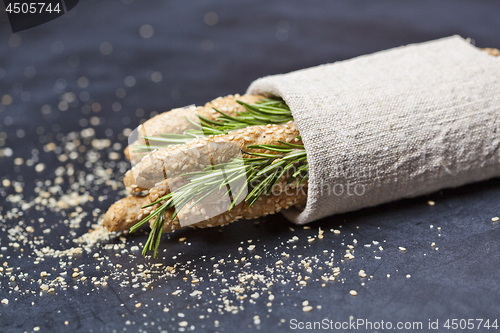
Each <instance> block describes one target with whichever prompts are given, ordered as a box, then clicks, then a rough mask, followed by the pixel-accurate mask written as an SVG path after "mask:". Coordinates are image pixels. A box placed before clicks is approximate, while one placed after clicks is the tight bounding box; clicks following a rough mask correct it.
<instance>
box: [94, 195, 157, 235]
mask: <svg viewBox="0 0 500 333" xmlns="http://www.w3.org/2000/svg"><path fill="white" fill-rule="evenodd" d="M148 203H149V199H148V197H147V196H144V197H141V196H135V195H129V196H127V197H125V198H123V199H120V200H118V201H117V202H115V203H114V204H113V205H111V207H109V209H108V211H107V212H106V214H105V215H104V220H103V221H102V225H103V226H104V227H106V229H108V230H109V231H121V230H127V229H129V228H130V227H131V226H133V225H135V224H136V223H137V222H139V221H140V220H139V219H138V215H139V212H140V211H141V207H142V206H144V205H147V204H148Z"/></svg>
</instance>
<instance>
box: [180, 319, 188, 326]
mask: <svg viewBox="0 0 500 333" xmlns="http://www.w3.org/2000/svg"><path fill="white" fill-rule="evenodd" d="M187 325H188V322H187V321H185V320H184V321H181V322H180V323H179V326H180V327H186V326H187Z"/></svg>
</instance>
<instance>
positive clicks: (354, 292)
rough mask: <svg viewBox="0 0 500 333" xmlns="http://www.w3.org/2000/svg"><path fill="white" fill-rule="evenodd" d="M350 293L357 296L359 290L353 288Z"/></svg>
mask: <svg viewBox="0 0 500 333" xmlns="http://www.w3.org/2000/svg"><path fill="white" fill-rule="evenodd" d="M349 294H351V296H357V295H358V292H357V291H356V290H351V291H350V292H349Z"/></svg>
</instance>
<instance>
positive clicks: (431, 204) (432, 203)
mask: <svg viewBox="0 0 500 333" xmlns="http://www.w3.org/2000/svg"><path fill="white" fill-rule="evenodd" d="M427 203H428V204H429V206H434V205H435V204H436V203H435V202H434V201H431V200H429V201H427Z"/></svg>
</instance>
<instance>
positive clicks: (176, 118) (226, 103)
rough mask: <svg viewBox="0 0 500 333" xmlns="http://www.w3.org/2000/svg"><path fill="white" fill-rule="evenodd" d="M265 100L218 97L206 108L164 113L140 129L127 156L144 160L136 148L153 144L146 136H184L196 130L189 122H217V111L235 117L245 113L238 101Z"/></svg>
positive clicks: (254, 97)
mask: <svg viewBox="0 0 500 333" xmlns="http://www.w3.org/2000/svg"><path fill="white" fill-rule="evenodd" d="M262 98H264V96H260V95H242V96H240V95H238V94H236V95H228V96H226V97H218V98H216V99H214V100H213V101H211V102H208V103H206V104H205V106H199V107H195V106H190V107H187V108H178V109H173V110H171V111H168V112H163V113H161V114H159V115H157V116H155V117H153V118H151V119H149V120H147V121H146V122H145V123H144V124H142V125H140V126H139V127H138V134H139V137H138V140H137V141H135V142H134V143H132V144H131V145H129V146H127V148H125V151H124V153H125V156H126V157H127V159H128V160H130V161H131V162H132V163H133V164H136V163H139V162H140V161H141V159H142V158H143V156H144V154H137V153H134V146H136V145H144V144H148V143H149V144H153V142H149V140H145V139H144V138H143V137H144V136H158V135H160V134H164V133H178V134H182V133H183V132H184V131H185V130H188V129H194V128H195V126H194V125H193V124H192V123H191V122H189V121H188V120H187V119H186V118H188V119H189V120H191V121H193V122H195V123H197V122H198V117H197V115H199V116H202V117H203V118H206V119H209V120H217V118H219V117H220V113H218V112H216V111H215V110H214V108H216V109H217V110H219V111H221V112H224V113H225V114H227V115H229V116H235V115H236V114H237V113H240V112H243V111H244V110H245V108H244V107H243V106H241V105H240V104H238V103H237V102H236V101H237V100H238V101H242V102H245V103H249V104H251V103H255V102H256V101H258V100H260V99H262Z"/></svg>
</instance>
